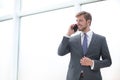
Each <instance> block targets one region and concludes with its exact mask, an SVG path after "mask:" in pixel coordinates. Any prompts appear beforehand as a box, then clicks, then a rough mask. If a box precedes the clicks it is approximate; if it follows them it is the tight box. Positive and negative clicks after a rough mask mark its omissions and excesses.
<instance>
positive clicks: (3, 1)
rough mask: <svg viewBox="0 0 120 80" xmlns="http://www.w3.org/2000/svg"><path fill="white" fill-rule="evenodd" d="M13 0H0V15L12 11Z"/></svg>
mask: <svg viewBox="0 0 120 80" xmlns="http://www.w3.org/2000/svg"><path fill="white" fill-rule="evenodd" d="M13 9H14V0H0V17H1V16H5V15H9V14H11V13H12V12H13Z"/></svg>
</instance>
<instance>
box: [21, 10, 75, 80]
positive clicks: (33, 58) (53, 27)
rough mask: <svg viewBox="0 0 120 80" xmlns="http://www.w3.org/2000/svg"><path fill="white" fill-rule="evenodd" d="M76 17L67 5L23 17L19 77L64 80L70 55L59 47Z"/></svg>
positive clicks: (23, 78)
mask: <svg viewBox="0 0 120 80" xmlns="http://www.w3.org/2000/svg"><path fill="white" fill-rule="evenodd" d="M74 16H75V15H74V8H66V9H61V10H56V11H51V12H46V13H42V14H37V15H32V16H28V17H23V18H22V21H21V34H20V35H21V39H20V64H19V69H20V70H19V80H65V78H66V73H67V68H68V61H69V57H68V56H66V57H62V58H61V57H59V56H58V55H57V48H58V44H59V43H60V41H61V39H62V37H63V35H65V34H66V31H67V29H68V27H69V25H70V24H71V23H74V22H76V20H75V17H74Z"/></svg>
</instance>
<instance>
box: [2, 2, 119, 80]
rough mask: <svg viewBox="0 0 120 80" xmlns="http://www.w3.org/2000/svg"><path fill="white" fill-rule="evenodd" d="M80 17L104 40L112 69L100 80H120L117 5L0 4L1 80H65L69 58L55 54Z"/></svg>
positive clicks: (88, 3) (83, 3)
mask: <svg viewBox="0 0 120 80" xmlns="http://www.w3.org/2000/svg"><path fill="white" fill-rule="evenodd" d="M79 11H88V12H90V13H91V14H92V16H93V20H92V24H91V29H92V31H94V32H95V33H98V34H101V35H104V36H105V37H106V39H107V43H108V46H109V50H110V54H111V57H112V65H111V66H110V67H107V68H103V69H101V71H102V77H103V80H120V76H119V74H120V71H119V70H120V62H119V61H120V49H119V48H120V37H119V34H120V30H119V29H120V28H119V27H120V22H119V19H120V0H0V80H66V74H67V69H68V64H69V59H70V55H69V54H68V55H66V56H64V57H61V56H58V54H57V48H58V45H59V43H60V42H61V39H62V37H63V36H64V35H65V34H66V32H67V30H68V27H69V25H71V24H73V23H76V18H75V15H76V13H77V12H79ZM76 34H77V33H76Z"/></svg>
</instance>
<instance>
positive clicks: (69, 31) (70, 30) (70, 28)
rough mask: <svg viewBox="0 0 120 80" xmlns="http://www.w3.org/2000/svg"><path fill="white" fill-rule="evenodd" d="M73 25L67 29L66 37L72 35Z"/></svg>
mask: <svg viewBox="0 0 120 80" xmlns="http://www.w3.org/2000/svg"><path fill="white" fill-rule="evenodd" d="M74 25H75V24H72V25H70V27H69V29H68V32H67V35H68V36H71V35H72V34H74V33H75V32H74V30H73V27H74Z"/></svg>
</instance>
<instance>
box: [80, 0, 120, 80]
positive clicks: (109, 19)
mask: <svg viewBox="0 0 120 80" xmlns="http://www.w3.org/2000/svg"><path fill="white" fill-rule="evenodd" d="M119 4H120V1H119V0H107V1H102V2H97V3H91V4H86V5H83V6H82V10H84V11H88V12H90V13H91V14H92V15H93V21H92V25H91V29H92V30H93V31H94V32H96V33H98V34H101V35H104V36H106V39H107V42H108V46H109V50H110V53H111V57H112V63H113V64H112V66H111V67H109V68H106V69H102V75H103V80H119V79H120V76H119V74H120V71H119V70H120V63H118V61H120V49H119V48H120V37H118V36H119V34H120V30H119V27H120V24H119V23H120V22H119V21H120V20H119V19H120V5H119ZM108 74H109V76H108Z"/></svg>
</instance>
